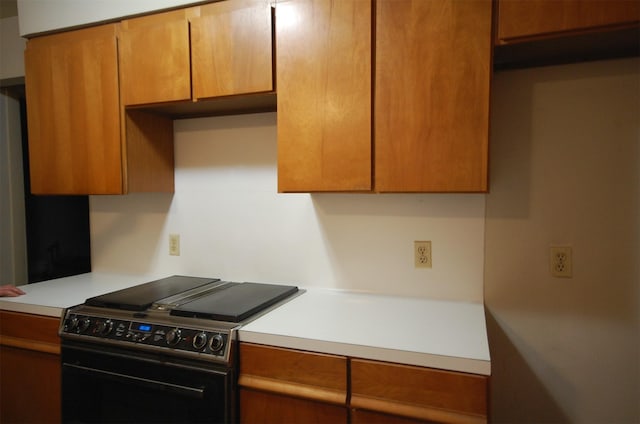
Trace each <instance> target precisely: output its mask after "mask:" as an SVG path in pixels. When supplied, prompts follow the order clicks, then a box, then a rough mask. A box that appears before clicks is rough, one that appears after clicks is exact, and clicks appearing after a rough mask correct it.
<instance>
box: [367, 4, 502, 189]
mask: <svg viewBox="0 0 640 424" xmlns="http://www.w3.org/2000/svg"><path fill="white" fill-rule="evenodd" d="M376 4H377V12H376V68H375V74H376V77H375V118H374V123H375V124H374V125H375V141H374V144H375V190H376V191H379V192H484V191H486V190H487V184H488V183H487V180H488V178H487V168H488V139H489V95H490V81H491V52H492V41H491V9H492V3H491V1H490V0H477V1H457V0H432V1H422V0H379V1H377V2H376Z"/></svg>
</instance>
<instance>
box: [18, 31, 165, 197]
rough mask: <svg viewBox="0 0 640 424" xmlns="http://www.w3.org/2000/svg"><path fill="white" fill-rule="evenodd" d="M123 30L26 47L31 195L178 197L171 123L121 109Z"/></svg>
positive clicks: (59, 37)
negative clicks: (119, 37) (119, 42)
mask: <svg viewBox="0 0 640 424" xmlns="http://www.w3.org/2000/svg"><path fill="white" fill-rule="evenodd" d="M118 30H119V29H118V25H117V24H108V25H101V26H96V27H91V28H86V29H81V30H76V31H69V32H64V33H60V34H54V35H46V36H42V37H36V38H33V39H31V40H29V41H28V43H27V48H26V50H25V84H26V94H27V116H28V126H29V160H30V172H31V191H32V193H34V194H124V193H128V192H134V191H166V192H172V191H173V141H172V136H173V135H172V134H171V132H172V131H171V129H172V128H173V127H172V125H173V124H172V122H171V121H170V120H169V119H167V118H164V117H160V116H155V117H154V116H147V117H144V118H141V117H140V115H137V116H135V117H130V116H125V115H124V111H123V109H122V108H121V105H120V100H119V99H120V97H119V88H120V87H119V83H118V49H117V34H118ZM145 124H148V125H145ZM166 129H169V132H168V133H169V135H170V137H167V136H165V133H166V131H164V130H166ZM160 130H163V131H160Z"/></svg>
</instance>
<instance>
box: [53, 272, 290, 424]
mask: <svg viewBox="0 0 640 424" xmlns="http://www.w3.org/2000/svg"><path fill="white" fill-rule="evenodd" d="M298 293H299V291H298V288H297V287H296V286H289V285H277V284H264V283H250V282H243V283H238V282H230V281H223V280H221V279H218V278H201V277H188V276H178V275H174V276H172V277H168V278H163V279H160V280H156V281H151V282H149V283H146V284H141V285H138V286H134V287H131V288H128V289H123V290H119V291H115V292H111V293H107V294H104V295H101V296H96V297H92V298H89V299H87V300H86V301H85V303H84V304H82V305H78V306H75V307H72V308H69V309H67V310H65V311H64V313H63V316H62V318H61V321H60V328H59V334H60V337H61V340H62V348H61V352H62V355H61V357H62V369H63V374H62V376H63V378H62V380H63V388H62V398H63V399H62V401H63V402H62V415H63V421H65V422H123V421H125V422H186V423H188V422H235V420H236V417H237V397H236V378H237V360H236V356H237V331H238V329H240V328H241V327H242V325H244V324H246V323H247V322H249V321H252V320H253V319H255V318H256V317H259V316H261V315H262V314H264V313H266V312H267V311H269V310H271V309H272V308H275V307H277V306H278V305H279V304H280V303H283V302H285V301H287V300H289V299H290V298H292V297H294V296H295V295H296V294H298ZM79 399H82V401H80V402H79V401H78V400H79ZM150 405H162V406H163V407H162V408H161V409H160V411H157V412H156V413H154V411H155V410H154V409H153V408H151V409H149V406H150ZM168 405H172V406H171V411H173V415H172V413H169V412H167V410H166V408H165V406H168ZM141 406H143V409H142V410H143V411H145V412H144V413H140V411H141V410H140V407H141Z"/></svg>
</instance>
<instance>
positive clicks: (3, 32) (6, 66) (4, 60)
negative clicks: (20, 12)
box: [0, 16, 26, 80]
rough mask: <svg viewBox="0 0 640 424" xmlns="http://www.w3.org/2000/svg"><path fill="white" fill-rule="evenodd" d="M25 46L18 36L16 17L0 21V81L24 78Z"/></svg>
mask: <svg viewBox="0 0 640 424" xmlns="http://www.w3.org/2000/svg"><path fill="white" fill-rule="evenodd" d="M25 45H26V40H25V39H24V38H20V35H19V34H18V17H17V16H13V17H11V18H2V19H0V80H3V79H9V78H18V77H24V48H25Z"/></svg>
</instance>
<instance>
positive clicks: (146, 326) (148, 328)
mask: <svg viewBox="0 0 640 424" xmlns="http://www.w3.org/2000/svg"><path fill="white" fill-rule="evenodd" d="M131 329H132V330H136V331H144V332H146V333H148V332H150V331H151V325H150V324H141V323H139V322H133V323H131Z"/></svg>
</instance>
